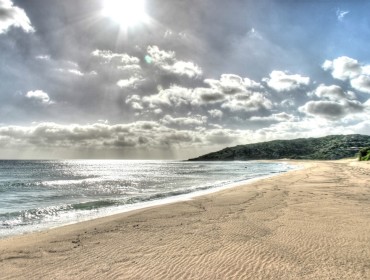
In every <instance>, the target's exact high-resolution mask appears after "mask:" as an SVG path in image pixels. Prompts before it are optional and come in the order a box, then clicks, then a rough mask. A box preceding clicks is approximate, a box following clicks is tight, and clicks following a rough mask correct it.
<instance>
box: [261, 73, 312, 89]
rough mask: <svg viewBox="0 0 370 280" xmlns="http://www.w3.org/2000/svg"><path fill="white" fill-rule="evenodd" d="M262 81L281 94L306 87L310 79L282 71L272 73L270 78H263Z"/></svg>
mask: <svg viewBox="0 0 370 280" xmlns="http://www.w3.org/2000/svg"><path fill="white" fill-rule="evenodd" d="M263 81H264V82H266V83H267V85H268V86H269V87H270V88H272V89H274V90H276V91H279V92H283V91H293V90H297V89H300V88H303V87H305V86H308V85H309V83H310V78H309V77H304V76H301V75H298V74H296V75H289V74H287V73H285V72H283V71H272V72H271V74H270V78H264V79H263Z"/></svg>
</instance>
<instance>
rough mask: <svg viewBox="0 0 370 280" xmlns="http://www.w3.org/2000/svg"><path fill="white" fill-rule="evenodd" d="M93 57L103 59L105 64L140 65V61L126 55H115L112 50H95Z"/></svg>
mask: <svg viewBox="0 0 370 280" xmlns="http://www.w3.org/2000/svg"><path fill="white" fill-rule="evenodd" d="M91 54H92V55H93V56H95V57H98V58H100V59H102V60H103V61H104V62H105V63H108V62H111V61H116V62H119V63H120V64H123V65H132V64H139V63H140V59H138V58H137V57H134V56H130V55H128V54H125V53H114V52H112V51H110V50H95V51H93V52H92V53H91Z"/></svg>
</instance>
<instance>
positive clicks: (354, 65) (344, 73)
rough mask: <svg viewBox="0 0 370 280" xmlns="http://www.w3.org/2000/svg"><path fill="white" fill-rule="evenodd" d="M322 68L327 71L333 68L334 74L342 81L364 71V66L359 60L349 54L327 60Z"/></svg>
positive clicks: (332, 72)
mask: <svg viewBox="0 0 370 280" xmlns="http://www.w3.org/2000/svg"><path fill="white" fill-rule="evenodd" d="M322 68H323V69H324V70H325V71H330V70H331V74H332V76H333V77H334V78H335V79H338V80H342V81H345V80H348V79H353V78H355V77H357V76H358V75H360V74H361V72H362V67H361V65H360V64H359V62H358V61H357V60H355V59H353V58H350V57H347V56H341V57H338V58H336V59H334V60H333V61H330V60H326V61H325V62H324V63H323V65H322Z"/></svg>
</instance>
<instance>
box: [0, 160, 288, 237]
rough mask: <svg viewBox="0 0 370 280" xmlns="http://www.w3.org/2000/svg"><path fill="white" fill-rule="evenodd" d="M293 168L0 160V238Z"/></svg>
mask: <svg viewBox="0 0 370 280" xmlns="http://www.w3.org/2000/svg"><path fill="white" fill-rule="evenodd" d="M289 169H291V167H290V166H288V165H286V164H284V163H261V162H179V161H118V160H103V161H99V160H88V161H83V160H81V161H0V193H1V196H0V237H1V236H7V235H12V234H17V233H22V232H27V231H32V230H35V229H40V228H47V227H52V226H57V225H62V224H67V223H71V222H76V221H80V220H86V219H89V218H94V217H98V216H104V215H108V214H111V213H115V212H119V211H124V210H127V209H131V208H133V207H139V206H143V205H144V204H147V203H148V202H157V201H160V200H163V199H168V198H173V197H181V196H182V195H186V194H189V193H194V192H199V191H206V190H209V189H213V188H217V187H222V186H225V185H228V184H233V183H236V182H241V181H245V180H248V179H252V178H255V177H260V176H266V175H271V174H274V173H279V172H284V171H287V170H289Z"/></svg>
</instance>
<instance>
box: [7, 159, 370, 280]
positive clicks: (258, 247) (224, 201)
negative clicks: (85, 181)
mask: <svg viewBox="0 0 370 280" xmlns="http://www.w3.org/2000/svg"><path fill="white" fill-rule="evenodd" d="M295 163H298V164H300V165H305V168H304V169H300V170H294V171H289V172H287V173H283V174H278V175H276V176H273V177H269V178H264V179H258V180H256V181H254V182H251V183H248V184H247V185H245V184H244V185H241V186H237V187H233V188H228V189H225V190H222V191H219V192H216V193H210V194H206V195H203V196H197V197H194V198H192V199H191V200H186V201H180V202H175V203H171V204H165V205H159V206H154V207H150V208H144V209H139V210H134V211H130V212H126V213H122V214H116V215H113V216H108V217H104V218H99V219H96V220H90V221H87V222H81V223H77V224H73V225H68V226H64V227H58V228H54V229H51V230H47V231H42V232H37V233H30V234H26V235H23V236H16V237H10V238H6V239H3V240H0V269H1V271H2V272H3V273H2V276H0V278H1V279H50V278H53V279H81V278H89V279H101V278H107V279H117V278H118V279H174V278H177V279H333V278H334V279H336V278H340V279H368V278H370V267H369V266H368V264H367V263H368V261H367V260H368V259H370V245H369V244H370V242H369V241H370V233H369V232H370V225H369V223H368V221H369V215H368V213H370V190H369V189H368V188H367V185H368V183H369V180H368V174H369V170H370V169H369V165H368V164H367V163H354V162H352V161H330V162H318V161H288V164H295Z"/></svg>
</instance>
